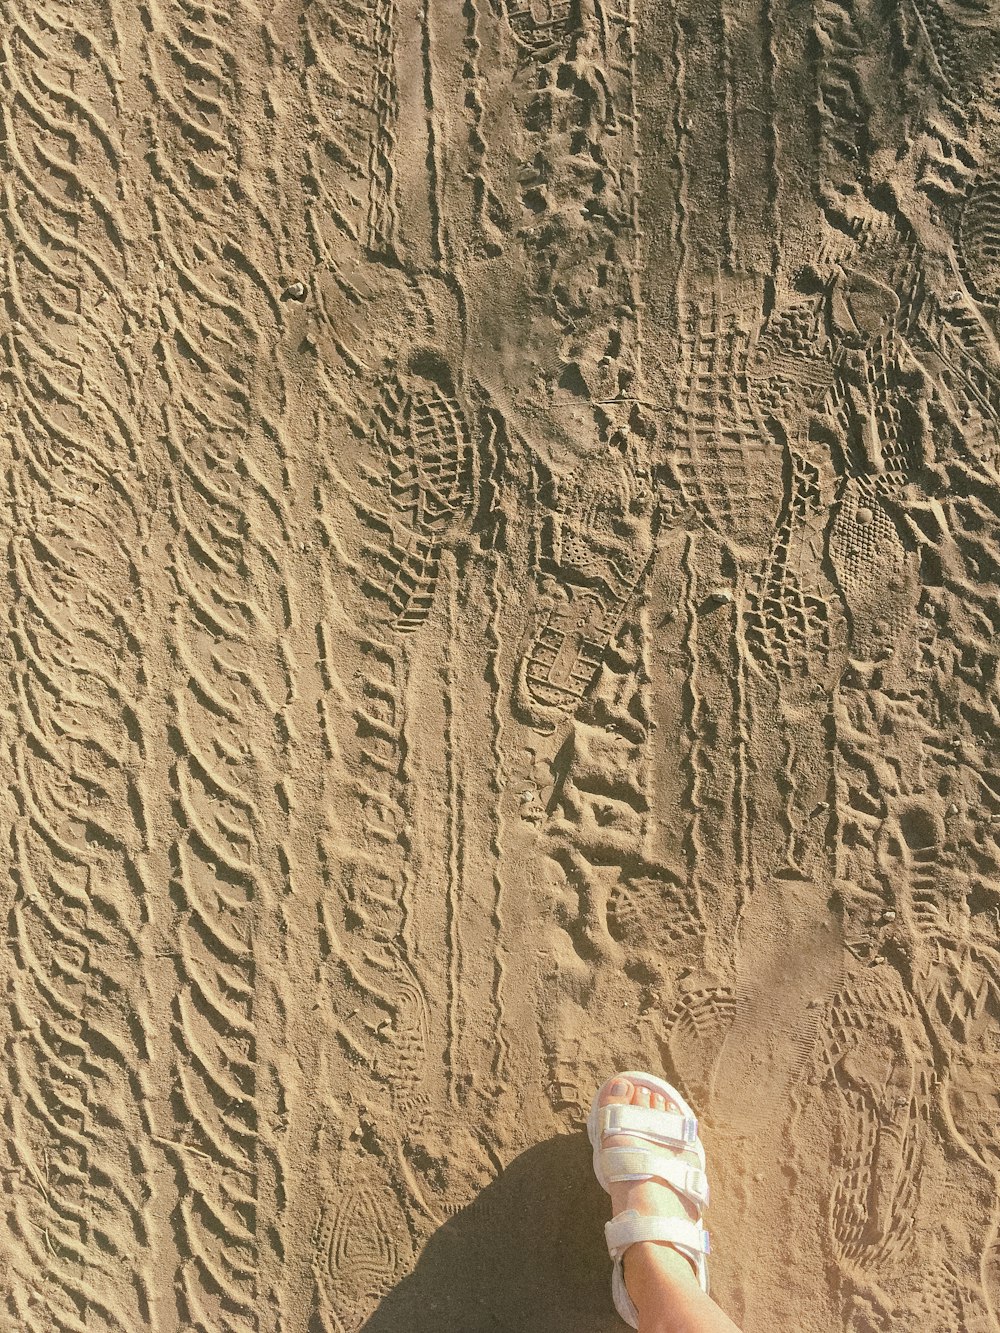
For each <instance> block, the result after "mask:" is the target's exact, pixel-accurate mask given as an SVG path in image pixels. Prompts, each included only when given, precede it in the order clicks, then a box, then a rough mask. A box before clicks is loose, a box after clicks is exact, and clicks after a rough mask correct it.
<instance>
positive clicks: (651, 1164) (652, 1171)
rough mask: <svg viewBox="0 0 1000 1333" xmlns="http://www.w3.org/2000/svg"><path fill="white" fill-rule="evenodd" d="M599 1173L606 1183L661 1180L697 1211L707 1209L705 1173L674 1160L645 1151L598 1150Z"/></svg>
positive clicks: (674, 1158) (658, 1153)
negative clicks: (599, 1159)
mask: <svg viewBox="0 0 1000 1333" xmlns="http://www.w3.org/2000/svg"><path fill="white" fill-rule="evenodd" d="M601 1169H602V1171H603V1172H604V1176H605V1179H606V1180H608V1181H609V1182H613V1183H617V1182H620V1181H623V1180H662V1181H663V1182H664V1184H666V1185H670V1186H671V1187H672V1188H673V1189H675V1190H676V1191H677V1193H678V1194H680V1195H682V1196H683V1197H684V1198H685V1199H689V1200H690V1201H691V1203H693V1204H695V1205H696V1206H697V1207H698V1208H706V1207H707V1206H708V1177H707V1176H706V1175H705V1172H704V1171H702V1170H700V1169H699V1168H698V1167H696V1166H689V1165H688V1163H687V1162H682V1161H681V1160H680V1158H678V1157H669V1156H668V1155H667V1154H666V1153H663V1152H654V1151H652V1150H651V1149H649V1148H602V1150H601Z"/></svg>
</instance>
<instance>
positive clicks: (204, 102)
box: [147, 3, 293, 1333]
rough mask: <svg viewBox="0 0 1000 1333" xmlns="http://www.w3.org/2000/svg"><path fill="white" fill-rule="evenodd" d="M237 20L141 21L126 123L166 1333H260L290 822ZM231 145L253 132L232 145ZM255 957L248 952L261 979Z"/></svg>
mask: <svg viewBox="0 0 1000 1333" xmlns="http://www.w3.org/2000/svg"><path fill="white" fill-rule="evenodd" d="M237 16H238V19H239V23H240V25H246V27H247V29H248V30H249V31H253V32H258V33H259V32H260V31H261V29H260V26H259V24H257V25H254V24H253V23H252V20H253V18H254V16H253V14H252V13H249V12H248V11H247V10H246V8H245V7H241V8H240V9H239V10H237V9H236V8H235V6H234V7H232V10H231V11H230V8H229V7H226V6H220V7H217V8H213V9H207V10H203V9H197V10H195V9H193V8H191V7H189V6H187V5H184V4H180V3H179V4H169V3H164V4H161V5H158V6H155V7H151V8H150V10H149V23H148V29H149V35H148V40H147V62H148V71H149V74H148V86H149V91H150V94H151V97H152V110H151V114H150V117H149V122H148V135H149V140H150V154H149V160H150V162H151V166H152V175H153V179H154V182H156V183H157V184H158V185H159V186H160V187H161V188H159V189H154V190H153V191H152V192H151V196H150V198H151V205H150V207H151V212H152V226H153V235H154V242H155V245H156V248H157V251H158V255H159V260H158V268H159V271H160V274H161V282H162V289H161V298H160V303H159V315H160V329H159V337H158V341H157V344H156V348H155V354H156V356H157V358H158V361H159V368H160V373H161V376H162V381H163V385H164V388H165V390H166V394H165V403H164V407H163V414H162V427H161V428H162V432H163V437H164V443H165V446H166V450H167V454H168V457H169V461H170V468H169V483H168V499H167V514H168V517H167V523H168V531H167V535H166V544H167V551H166V561H167V573H168V586H169V593H168V596H169V599H170V600H169V606H168V609H167V612H166V614H167V617H168V625H167V636H168V652H169V655H170V658H171V668H172V678H173V681H174V688H173V690H172V691H171V693H170V696H169V699H168V714H169V721H168V732H167V743H168V746H169V751H170V759H169V776H168V781H169V786H170V799H171V813H172V828H171V842H170V847H169V858H170V885H169V887H170V897H171V902H172V906H173V909H174V921H173V944H172V948H173V951H174V952H173V965H174V968H175V977H174V978H173V979H172V982H171V993H170V994H171V998H170V1003H169V1035H170V1066H171V1068H170V1078H171V1083H172V1085H173V1092H172V1095H171V1098H170V1102H169V1115H170V1117H171V1119H172V1124H171V1125H170V1127H169V1129H166V1128H165V1129H164V1130H163V1138H164V1140H165V1151H166V1152H167V1155H168V1157H169V1160H170V1164H171V1167H172V1170H173V1178H174V1182H173V1183H174V1189H175V1190H176V1203H175V1205H174V1206H173V1209H172V1213H171V1224H172V1232H173V1238H174V1244H175V1246H176V1250H177V1267H176V1274H175V1279H174V1298H175V1302H176V1318H177V1320H178V1322H179V1327H181V1328H183V1329H198V1330H204V1331H205V1333H208V1330H211V1333H229V1330H233V1333H235V1331H236V1330H240V1333H243V1330H246V1329H250V1328H253V1329H258V1328H260V1329H263V1328H276V1327H281V1318H280V1314H279V1311H278V1302H279V1296H278V1292H277V1288H278V1283H279V1280H280V1268H281V1261H282V1253H283V1252H282V1238H281V1215H282V1210H283V1207H284V1183H283V1168H282V1164H281V1158H280V1152H279V1143H278V1142H277V1131H278V1130H279V1129H280V1127H281V1125H282V1123H283V1116H284V1086H283V1080H282V1077H281V1072H280V1068H279V1066H278V1064H277V1060H278V1058H279V1057H278V1056H277V1055H276V1054H275V1052H276V1051H277V1050H278V1048H279V1046H280V1042H281V1033H282V1025H283V1019H284V1009H283V1004H282V1001H281V998H280V994H279V989H278V988H277V987H276V986H274V985H273V984H272V981H273V979H274V978H275V977H276V976H280V974H281V971H282V968H283V965H284V961H285V945H284V943H283V940H284V936H285V933H286V930H287V922H286V921H285V918H284V916H283V907H282V902H283V899H284V898H285V897H286V896H287V895H288V894H289V893H290V891H291V885H290V877H291V873H292V871H291V865H290V860H289V853H288V851H287V850H286V844H285V829H286V821H287V816H288V812H289V810H290V807H291V802H292V792H291V790H290V784H289V782H288V763H289V760H288V747H289V745H290V742H291V734H290V730H289V722H288V717H287V710H288V708H289V706H290V703H291V699H292V694H293V689H292V671H293V664H292V661H291V657H290V653H289V649H288V646H287V642H286V639H287V635H288V631H289V629H290V626H291V623H292V608H291V604H290V600H289V591H288V579H287V577H286V572H285V560H286V551H285V545H286V543H287V542H288V540H289V532H288V525H287V518H286V511H285V503H284V497H283V493H282V491H283V486H284V484H285V480H286V479H285V476H284V473H283V464H282V451H281V440H280V431H279V428H278V424H277V422H278V420H279V417H280V413H281V406H282V392H283V385H282V381H281V377H280V372H279V371H278V370H277V369H276V359H275V356H274V342H275V339H276V330H277V327H278V325H279V324H280V314H279V308H278V306H277V304H276V301H275V298H274V296H273V294H272V292H271V290H270V287H269V285H268V282H267V279H266V275H264V274H262V273H261V272H260V271H259V270H258V269H257V268H256V267H255V266H254V263H253V261H252V260H251V258H250V247H249V246H248V245H247V238H248V237H251V236H252V237H254V238H255V240H256V242H257V244H256V245H255V252H256V253H258V254H259V253H261V252H263V253H264V254H267V253H268V250H269V249H271V248H273V240H274V238H273V236H272V234H271V229H270V225H269V223H268V219H267V213H266V211H265V208H264V206H263V204H262V203H261V202H260V200H259V199H258V198H257V197H256V195H255V194H254V193H253V191H254V190H255V188H257V183H258V182H260V181H261V180H262V178H263V172H262V169H261V160H262V159H263V157H264V156H265V155H266V151H267V147H266V145H267V134H268V124H269V119H268V103H267V101H266V96H265V97H264V98H262V101H261V105H260V107H259V108H256V112H257V114H256V115H250V113H249V111H248V105H247V90H248V88H249V86H250V84H249V82H248V79H247V77H246V72H245V71H244V68H243V65H242V64H241V60H242V59H243V53H245V52H246V51H247V50H248V49H249V50H250V51H251V53H252V54H256V55H257V56H259V59H260V67H261V68H263V66H264V64H265V62H266V57H265V56H264V55H263V54H262V53H261V52H259V51H257V50H256V48H255V47H253V45H252V42H246V41H244V42H241V43H240V44H239V45H240V52H241V54H240V55H237V52H236V48H235V46H234V45H233V24H234V23H235V22H236V19H237ZM251 125H252V129H251V128H248V126H251ZM258 940H266V941H267V943H266V951H267V958H266V960H262V958H261V956H260V954H259V951H258Z"/></svg>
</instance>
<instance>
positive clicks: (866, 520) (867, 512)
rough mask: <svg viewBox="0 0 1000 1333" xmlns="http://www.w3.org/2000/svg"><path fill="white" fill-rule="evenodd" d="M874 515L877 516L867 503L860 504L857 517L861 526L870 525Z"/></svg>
mask: <svg viewBox="0 0 1000 1333" xmlns="http://www.w3.org/2000/svg"><path fill="white" fill-rule="evenodd" d="M874 517H875V515H874V513H873V512H872V510H871V509H869V508H868V506H867V505H858V513H857V519H858V524H859V526H860V527H862V528H867V527H869V526H870V524H871V521H872V519H873V518H874Z"/></svg>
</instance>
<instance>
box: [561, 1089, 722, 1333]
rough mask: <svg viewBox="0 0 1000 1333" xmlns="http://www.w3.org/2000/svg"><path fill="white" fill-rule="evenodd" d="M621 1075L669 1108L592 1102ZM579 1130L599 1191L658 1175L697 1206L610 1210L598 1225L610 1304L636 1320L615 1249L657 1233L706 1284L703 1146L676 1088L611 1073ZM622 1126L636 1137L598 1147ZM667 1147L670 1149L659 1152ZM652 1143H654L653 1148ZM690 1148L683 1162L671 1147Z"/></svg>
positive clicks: (621, 1131) (622, 1250)
mask: <svg viewBox="0 0 1000 1333" xmlns="http://www.w3.org/2000/svg"><path fill="white" fill-rule="evenodd" d="M617 1078H624V1079H628V1081H629V1082H630V1083H632V1084H634V1085H636V1086H637V1087H640V1088H648V1089H649V1091H650V1092H658V1093H660V1095H661V1096H663V1097H665V1098H667V1099H668V1100H669V1101H671V1102H673V1103H674V1105H676V1106H679V1107H680V1113H679V1114H678V1112H676V1111H654V1110H653V1109H652V1107H649V1106H632V1105H622V1103H621V1102H612V1103H611V1104H610V1105H609V1106H600V1105H599V1103H600V1100H601V1097H602V1096H603V1095H604V1092H605V1089H606V1088H607V1087H608V1085H609V1084H610V1083H612V1082H614V1079H617ZM587 1133H588V1135H589V1136H590V1142H591V1145H592V1146H593V1149H594V1174H595V1175H596V1176H597V1179H598V1180H599V1181H600V1182H601V1185H602V1186H603V1187H604V1189H606V1190H607V1192H608V1193H609V1194H610V1193H611V1186H612V1184H616V1183H618V1182H620V1181H625V1180H635V1181H638V1180H659V1181H662V1182H663V1183H664V1184H665V1185H669V1186H670V1187H671V1188H672V1189H673V1190H675V1191H676V1193H677V1194H679V1195H680V1196H681V1198H682V1199H686V1200H687V1201H688V1202H689V1203H691V1204H693V1205H694V1206H695V1208H697V1209H698V1217H699V1220H698V1221H697V1222H692V1221H691V1220H690V1219H689V1218H686V1217H655V1216H653V1217H649V1216H645V1215H643V1214H641V1213H637V1212H636V1211H635V1209H634V1208H630V1209H628V1210H627V1211H626V1212H624V1213H619V1214H618V1216H617V1217H613V1218H612V1219H611V1221H610V1222H608V1223H607V1225H606V1226H605V1228H604V1234H605V1237H606V1238H607V1242H608V1253H609V1254H610V1255H611V1258H612V1259H613V1260H614V1264H615V1267H614V1272H613V1273H612V1275H611V1295H612V1299H613V1300H614V1303H615V1309H616V1310H617V1311H618V1313H619V1314H620V1315H621V1317H622V1318H623V1319H624V1320H625V1322H626V1324H628V1325H629V1326H630V1327H631V1328H638V1327H639V1312H638V1311H637V1310H636V1308H635V1306H634V1305H633V1304H632V1299H631V1297H630V1296H629V1294H628V1292H627V1291H626V1290H625V1276H624V1273H623V1272H622V1256H623V1255H624V1253H625V1251H626V1250H627V1249H628V1247H629V1246H630V1245H635V1244H636V1242H637V1241H644V1240H655V1241H661V1242H663V1243H665V1244H667V1245H669V1246H671V1247H672V1248H673V1249H675V1250H677V1251H678V1252H679V1253H680V1254H682V1255H683V1256H684V1257H685V1259H689V1260H690V1261H691V1262H692V1263H693V1264H694V1267H695V1272H696V1273H697V1276H698V1282H699V1284H700V1286H701V1289H702V1291H706V1292H707V1291H708V1264H707V1263H706V1259H705V1256H706V1255H707V1254H708V1253H709V1240H708V1232H707V1231H706V1230H705V1228H704V1227H703V1226H702V1225H701V1220H700V1219H701V1213H702V1211H703V1210H704V1209H705V1208H706V1207H707V1206H708V1178H707V1177H706V1175H705V1149H704V1146H703V1145H702V1142H701V1139H700V1138H699V1137H698V1121H697V1119H696V1118H695V1114H694V1112H693V1111H692V1110H691V1108H690V1106H688V1104H687V1102H686V1101H685V1100H684V1098H683V1097H682V1096H681V1095H680V1093H679V1092H678V1091H677V1089H676V1088H672V1087H671V1086H670V1084H669V1083H665V1082H664V1081H663V1079H661V1078H656V1077H655V1076H654V1075H653V1074H644V1073H634V1072H626V1073H622V1074H615V1075H614V1076H613V1078H609V1079H608V1081H607V1083H605V1084H604V1086H603V1087H602V1088H600V1089H598V1091H597V1093H596V1095H595V1096H594V1101H593V1104H592V1105H591V1108H590V1115H589V1116H588V1117H587ZM614 1134H627V1135H628V1136H629V1137H631V1138H633V1139H636V1140H638V1142H637V1143H636V1146H635V1147H625V1146H623V1147H618V1148H604V1147H602V1146H601V1145H602V1144H603V1142H604V1139H605V1138H606V1137H610V1136H611V1135H614ZM663 1148H667V1149H669V1150H670V1151H668V1152H663V1151H662V1149H663ZM658 1149H660V1150H661V1151H658ZM678 1152H692V1153H694V1154H695V1155H696V1157H697V1158H698V1166H689V1165H688V1163H687V1162H684V1161H682V1160H681V1159H680V1158H679V1157H678V1156H677V1155H676V1154H677V1153H678Z"/></svg>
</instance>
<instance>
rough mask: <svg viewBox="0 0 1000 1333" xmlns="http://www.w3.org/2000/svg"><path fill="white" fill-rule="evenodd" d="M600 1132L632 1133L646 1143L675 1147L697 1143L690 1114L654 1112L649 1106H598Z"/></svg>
mask: <svg viewBox="0 0 1000 1333" xmlns="http://www.w3.org/2000/svg"><path fill="white" fill-rule="evenodd" d="M600 1129H601V1135H602V1137H603V1136H604V1135H605V1134H634V1135H635V1136H636V1137H637V1138H640V1139H648V1140H649V1142H650V1143H663V1144H668V1145H671V1146H673V1147H675V1148H686V1147H691V1146H692V1145H693V1144H695V1143H697V1141H698V1121H697V1120H696V1119H695V1118H694V1116H693V1115H678V1114H677V1113H676V1111H654V1110H653V1108H652V1107H651V1106H632V1105H629V1104H622V1103H621V1102H611V1103H610V1104H609V1105H608V1106H602V1107H601V1115H600Z"/></svg>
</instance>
